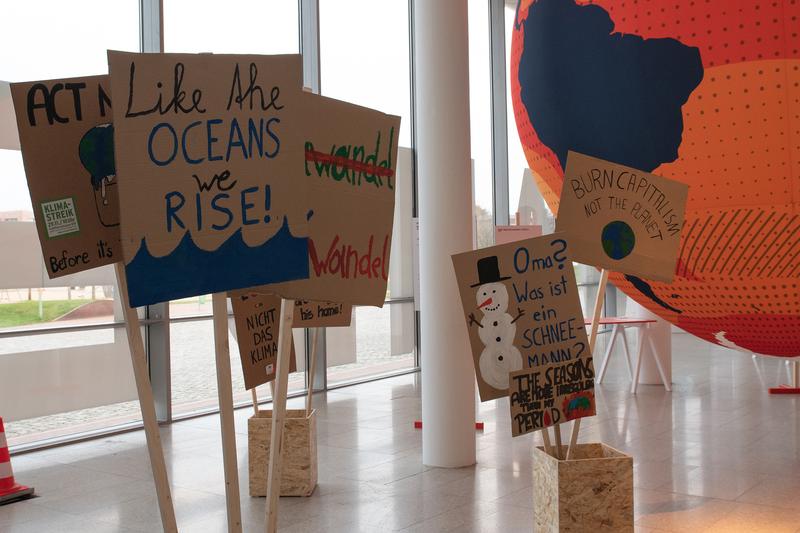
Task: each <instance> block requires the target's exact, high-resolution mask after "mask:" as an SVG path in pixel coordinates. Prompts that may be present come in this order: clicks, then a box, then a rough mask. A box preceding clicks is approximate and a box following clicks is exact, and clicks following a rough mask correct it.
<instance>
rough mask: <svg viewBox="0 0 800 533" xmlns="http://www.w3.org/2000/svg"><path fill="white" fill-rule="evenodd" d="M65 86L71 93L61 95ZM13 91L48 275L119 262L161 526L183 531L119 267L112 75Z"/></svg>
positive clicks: (13, 88)
mask: <svg viewBox="0 0 800 533" xmlns="http://www.w3.org/2000/svg"><path fill="white" fill-rule="evenodd" d="M65 87H66V90H67V91H70V92H71V93H72V94H71V95H70V96H69V97H67V98H62V97H61V96H65V95H66V93H64V92H62V93H61V95H60V96H59V97H56V94H57V93H59V92H61V91H63V90H64V88H65ZM11 92H12V97H13V100H14V108H15V109H16V115H17V127H18V130H19V137H20V148H21V150H22V158H23V161H24V163H25V175H26V177H27V181H28V191H29V192H30V196H31V206H32V207H33V214H34V218H35V220H36V228H37V230H38V235H39V243H40V245H41V249H42V257H43V258H44V263H45V266H46V268H47V275H48V277H49V278H51V279H57V278H59V277H61V276H65V275H69V274H76V273H78V272H84V271H87V270H91V269H93V268H97V267H101V266H104V265H110V264H114V269H115V272H116V275H117V287H118V289H119V298H120V303H121V306H122V313H123V316H124V319H125V331H126V333H127V337H128V347H129V350H130V355H131V363H132V366H133V376H134V380H135V382H136V392H137V395H138V398H139V407H140V409H141V412H142V423H143V425H144V431H145V436H146V438H147V451H148V453H149V455H150V466H151V468H152V471H153V480H154V482H155V486H156V495H157V497H158V507H159V511H160V513H161V523H162V526H163V528H164V531H169V532H174V531H178V528H177V525H176V522H175V510H174V508H173V504H172V496H171V494H170V487H169V481H168V479H167V469H166V464H165V462H164V450H163V448H162V446H161V436H160V434H159V431H158V420H157V419H156V410H155V404H154V402H153V389H152V386H151V384H150V375H149V371H148V367H147V357H146V353H145V349H144V342H143V340H142V332H141V329H140V325H139V316H138V315H137V314H136V310H135V309H133V308H132V307H131V305H130V301H129V299H128V279H127V277H126V273H125V269H124V267H123V266H122V264H120V263H119V262H118V261H119V260H120V257H121V255H120V233H119V225H120V219H119V193H118V190H117V189H118V187H117V180H116V174H115V170H114V153H113V148H114V145H113V127H112V126H111V108H110V105H111V101H110V98H109V94H110V91H109V83H108V76H87V77H81V78H70V79H62V80H44V81H33V82H26V83H15V84H13V85H12V86H11ZM42 102H47V105H43V104H42ZM65 284H66V282H65ZM40 296H41V291H40ZM40 301H41V299H40Z"/></svg>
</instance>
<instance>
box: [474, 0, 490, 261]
mask: <svg viewBox="0 0 800 533" xmlns="http://www.w3.org/2000/svg"><path fill="white" fill-rule="evenodd" d="M468 7H469V103H470V106H469V114H470V139H471V143H472V165H473V166H472V168H473V182H472V190H473V203H474V217H475V239H476V244H477V247H478V248H485V247H486V246H491V245H492V244H494V218H493V213H494V195H493V194H492V188H493V187H494V181H493V179H492V100H491V78H492V71H491V46H490V40H489V39H490V38H489V5H488V2H487V1H486V0H469V5H468Z"/></svg>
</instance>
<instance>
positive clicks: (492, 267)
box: [470, 255, 511, 287]
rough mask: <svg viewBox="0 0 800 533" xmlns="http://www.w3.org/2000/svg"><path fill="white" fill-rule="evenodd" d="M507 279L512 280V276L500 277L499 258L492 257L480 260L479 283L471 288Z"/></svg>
mask: <svg viewBox="0 0 800 533" xmlns="http://www.w3.org/2000/svg"><path fill="white" fill-rule="evenodd" d="M507 279H511V276H501V275H500V267H499V266H498V264H497V256H496V255H492V256H489V257H484V258H481V259H478V283H473V284H472V285H470V287H478V286H480V285H484V284H486V283H496V282H498V281H503V280H507Z"/></svg>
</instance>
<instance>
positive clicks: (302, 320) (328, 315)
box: [230, 289, 353, 328]
mask: <svg viewBox="0 0 800 533" xmlns="http://www.w3.org/2000/svg"><path fill="white" fill-rule="evenodd" d="M246 296H252V297H253V298H254V299H257V300H258V301H259V302H262V303H264V304H265V305H269V306H272V307H280V304H281V302H280V300H281V297H280V296H279V295H277V294H272V293H267V292H256V291H253V290H251V289H241V290H237V291H231V292H230V297H231V301H235V300H237V299H243V298H244V297H246ZM352 317H353V306H352V305H350V304H339V303H334V302H316V301H311V300H295V301H294V316H293V318H292V327H293V328H322V327H334V328H335V327H346V326H349V325H350V321H351V320H352Z"/></svg>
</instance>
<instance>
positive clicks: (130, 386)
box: [0, 0, 140, 445]
mask: <svg viewBox="0 0 800 533" xmlns="http://www.w3.org/2000/svg"><path fill="white" fill-rule="evenodd" d="M2 17H3V22H5V24H4V25H3V31H2V32H0V79H2V80H5V81H11V82H15V81H30V80H37V79H53V78H64V77H75V76H85V75H93V74H104V73H106V72H107V71H108V66H107V59H106V50H107V49H115V50H126V51H137V50H138V49H139V2H138V1H136V0H124V1H119V2H113V3H109V2H106V1H103V0H84V1H82V2H80V8H79V9H78V8H76V4H75V3H74V2H62V1H57V0H43V1H38V2H23V1H14V2H6V3H4V4H3V12H2ZM76 28H78V30H76ZM9 100H10V99H9ZM0 103H1V104H2V105H4V106H5V105H8V106H10V101H3V102H0ZM3 120H5V122H3V123H1V124H0V128H2V129H3V130H8V129H11V130H16V123H15V121H14V118H13V116H10V115H3ZM0 176H2V180H3V184H4V188H3V194H2V195H0V248H1V249H3V250H14V260H13V261H5V262H3V263H2V268H1V269H0V270H1V274H0V405H2V406H4V407H3V409H4V412H3V413H2V415H3V417H4V419H5V422H6V431H7V434H8V437H9V441H10V443H11V444H12V445H15V444H22V443H26V442H33V441H37V440H41V439H44V438H51V437H59V436H65V435H69V434H74V433H79V432H82V431H87V430H91V429H98V428H103V427H108V426H112V425H117V424H121V423H126V422H131V421H135V420H137V419H139V418H140V415H139V409H138V404H137V402H135V401H134V400H135V399H136V389H135V386H134V382H133V375H132V371H131V364H130V355H129V351H128V343H127V337H126V335H125V330H124V328H120V327H117V328H112V327H108V328H103V329H92V330H80V329H77V330H72V331H69V332H54V333H47V334H38V335H34V334H30V333H28V334H19V332H20V331H22V332H28V331H29V330H39V329H42V328H43V327H61V326H69V327H80V326H84V325H92V324H98V323H100V324H105V323H111V322H121V321H122V313H121V309H120V307H119V303H118V301H117V300H116V299H115V293H116V283H115V279H114V270H113V268H112V267H111V266H107V267H102V268H97V269H93V270H90V271H87V272H82V273H80V274H76V275H74V276H69V277H68V278H56V279H53V280H50V279H49V277H48V275H47V272H46V269H45V263H44V259H43V258H42V254H41V248H40V247H39V239H38V235H37V233H36V227H35V224H34V222H33V212H32V209H31V202H30V196H29V193H28V186H27V181H26V179H25V172H24V168H23V164H22V155H21V153H20V152H19V151H18V150H8V149H0ZM20 398H25V401H21V400H20Z"/></svg>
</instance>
